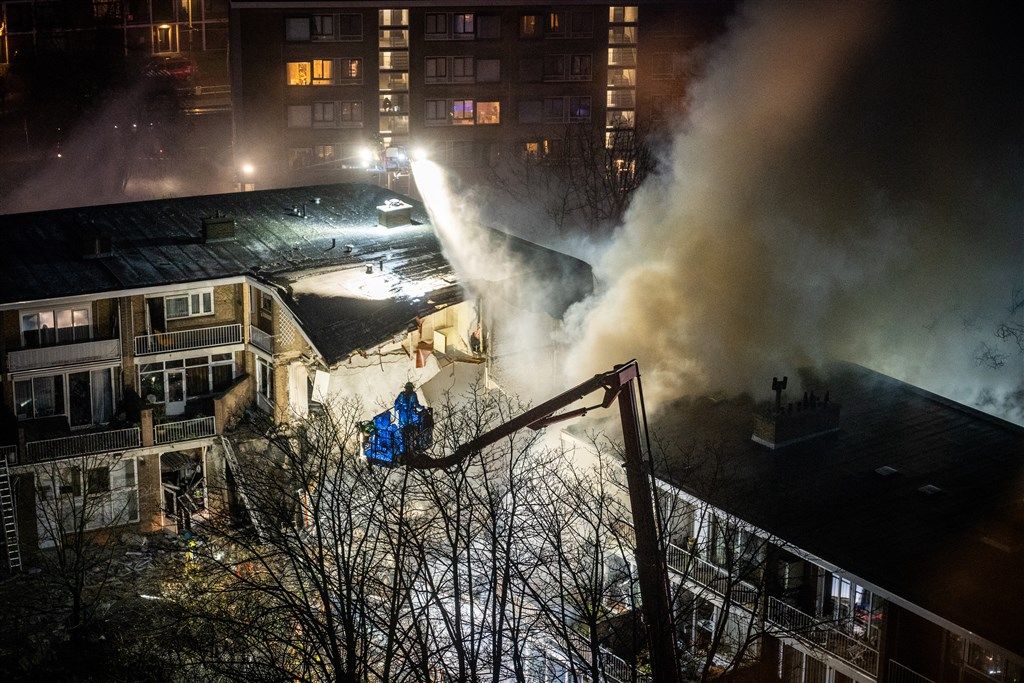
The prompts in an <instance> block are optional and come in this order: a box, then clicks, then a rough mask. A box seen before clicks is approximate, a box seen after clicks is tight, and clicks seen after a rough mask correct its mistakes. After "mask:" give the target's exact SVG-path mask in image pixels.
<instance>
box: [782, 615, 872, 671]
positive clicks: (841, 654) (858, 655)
mask: <svg viewBox="0 0 1024 683" xmlns="http://www.w3.org/2000/svg"><path fill="white" fill-rule="evenodd" d="M767 618H768V623H769V624H771V625H772V626H774V627H775V630H777V631H778V632H779V633H781V634H782V635H787V636H790V637H792V638H796V639H797V640H802V641H804V642H805V643H806V644H808V645H810V646H811V647H816V648H819V649H821V650H824V651H826V652H828V653H829V654H831V655H832V656H834V657H836V658H838V659H841V660H843V661H844V662H846V663H847V664H849V665H850V666H852V667H854V668H856V669H859V670H860V671H863V672H864V673H866V674H868V675H870V676H877V675H878V650H876V649H875V648H873V647H871V646H870V645H868V644H867V643H865V642H863V641H861V640H858V639H856V638H854V637H853V636H851V635H849V634H847V633H843V632H842V631H840V630H839V629H838V628H836V627H835V626H834V625H833V624H832V623H831V622H828V621H822V619H821V618H816V617H812V616H811V615H810V614H807V613H806V612H802V611H800V610H798V609H797V608H796V607H793V606H792V605H789V604H787V603H785V602H782V601H781V600H779V599H778V598H774V597H772V598H769V599H768V614H767Z"/></svg>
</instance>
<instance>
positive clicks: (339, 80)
mask: <svg viewBox="0 0 1024 683" xmlns="http://www.w3.org/2000/svg"><path fill="white" fill-rule="evenodd" d="M330 61H331V62H332V65H331V68H332V69H333V72H334V73H333V74H332V75H333V76H334V81H333V84H334V85H361V84H362V82H363V59H362V57H335V58H334V59H332V60H330ZM353 64H354V65H355V67H356V68H355V71H356V75H355V76H349V75H346V74H348V73H349V72H351V71H352V68H351V67H352V65H353Z"/></svg>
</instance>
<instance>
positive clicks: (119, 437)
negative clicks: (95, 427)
mask: <svg viewBox="0 0 1024 683" xmlns="http://www.w3.org/2000/svg"><path fill="white" fill-rule="evenodd" d="M141 444H142V441H141V438H140V432H139V428H138V427H129V428H128V429H114V430H111V431H106V432H94V433H90V434H77V435H75V436H65V437H63V438H60V439H46V440H45V441H29V442H28V443H26V444H25V453H26V455H27V456H28V459H29V460H31V461H37V460H51V459H56V458H66V457H69V456H72V455H90V454H92V453H115V452H118V451H124V450H126V449H129V448H138V447H139V446H140V445H141Z"/></svg>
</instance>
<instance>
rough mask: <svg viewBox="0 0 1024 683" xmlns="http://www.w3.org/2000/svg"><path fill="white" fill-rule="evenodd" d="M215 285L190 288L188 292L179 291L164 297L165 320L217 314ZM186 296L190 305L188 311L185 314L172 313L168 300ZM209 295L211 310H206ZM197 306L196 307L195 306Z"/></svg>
mask: <svg viewBox="0 0 1024 683" xmlns="http://www.w3.org/2000/svg"><path fill="white" fill-rule="evenodd" d="M213 289H214V288H213V287H204V288H202V289H190V290H188V291H186V292H179V293H177V294H168V295H166V296H164V297H163V300H164V321H165V322H166V321H170V320H184V319H185V318H203V317H206V316H211V315H216V308H217V306H216V297H215V296H214V292H213ZM183 297H184V298H185V299H186V302H187V304H186V305H187V307H188V313H186V314H185V315H174V316H172V315H170V313H169V309H170V307H169V305H168V301H169V300H171V299H181V298H183ZM207 297H209V299H208V300H209V304H210V307H209V310H206V305H205V304H206V302H207ZM193 306H195V307H196V308H193Z"/></svg>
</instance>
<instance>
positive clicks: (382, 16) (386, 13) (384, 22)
mask: <svg viewBox="0 0 1024 683" xmlns="http://www.w3.org/2000/svg"><path fill="white" fill-rule="evenodd" d="M377 20H378V21H377V23H379V24H380V25H381V26H408V25H409V10H407V9H382V10H378V11H377Z"/></svg>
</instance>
